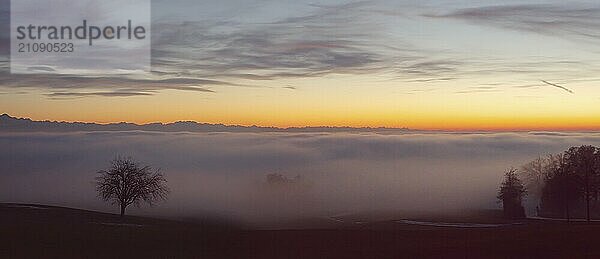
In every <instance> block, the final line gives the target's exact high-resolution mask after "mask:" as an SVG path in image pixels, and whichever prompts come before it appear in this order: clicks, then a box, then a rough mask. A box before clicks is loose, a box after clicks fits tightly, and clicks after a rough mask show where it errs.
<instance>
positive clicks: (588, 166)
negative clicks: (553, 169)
mask: <svg viewBox="0 0 600 259" xmlns="http://www.w3.org/2000/svg"><path fill="white" fill-rule="evenodd" d="M565 170H567V171H568V172H569V173H570V174H572V175H574V176H576V180H577V181H578V184H577V185H578V187H579V189H580V193H581V194H582V195H583V200H584V201H585V212H586V219H587V221H590V219H591V218H590V200H591V199H592V194H593V193H595V191H594V190H595V189H596V188H597V184H596V183H597V179H598V174H599V172H598V148H596V147H594V146H580V147H572V148H570V149H569V150H567V151H566V152H565Z"/></svg>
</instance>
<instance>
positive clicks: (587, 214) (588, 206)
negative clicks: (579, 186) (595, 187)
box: [585, 170, 591, 222]
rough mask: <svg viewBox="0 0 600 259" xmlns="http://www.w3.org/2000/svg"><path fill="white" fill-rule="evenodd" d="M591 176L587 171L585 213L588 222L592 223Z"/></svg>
mask: <svg viewBox="0 0 600 259" xmlns="http://www.w3.org/2000/svg"><path fill="white" fill-rule="evenodd" d="M590 196H591V195H590V176H589V172H588V170H586V171H585V212H586V218H587V222H590Z"/></svg>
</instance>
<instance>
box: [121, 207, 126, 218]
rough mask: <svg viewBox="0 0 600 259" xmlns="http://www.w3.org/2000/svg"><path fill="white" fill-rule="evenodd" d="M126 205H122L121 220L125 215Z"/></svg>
mask: <svg viewBox="0 0 600 259" xmlns="http://www.w3.org/2000/svg"><path fill="white" fill-rule="evenodd" d="M125 207H127V206H125V205H121V218H122V217H123V216H124V215H125Z"/></svg>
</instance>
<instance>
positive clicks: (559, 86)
mask: <svg viewBox="0 0 600 259" xmlns="http://www.w3.org/2000/svg"><path fill="white" fill-rule="evenodd" d="M541 81H542V83H544V84H547V85H550V86H554V87H558V88H560V89H563V90H565V91H567V92H569V93H572V94H573V93H574V92H573V90H571V89H569V88H566V87H564V86H562V85H557V84H553V83H550V82H548V81H545V80H541Z"/></svg>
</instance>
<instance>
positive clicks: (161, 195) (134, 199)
mask: <svg viewBox="0 0 600 259" xmlns="http://www.w3.org/2000/svg"><path fill="white" fill-rule="evenodd" d="M98 174H99V176H97V177H96V190H97V191H98V196H99V197H100V198H101V199H102V200H104V201H106V202H110V203H111V204H113V205H119V206H120V208H121V217H122V216H123V215H125V209H126V208H127V206H129V205H131V204H134V205H135V206H140V205H141V204H142V203H147V204H149V205H150V206H152V205H154V204H155V203H156V202H158V201H162V200H166V198H167V195H168V194H169V189H168V188H167V186H166V182H167V180H166V179H165V178H164V176H163V175H162V173H161V172H160V170H159V169H157V170H153V169H152V168H151V167H150V166H141V165H140V164H138V163H136V162H134V161H133V159H131V158H121V157H117V158H116V159H114V160H113V161H112V162H111V167H110V168H109V169H108V170H102V171H99V172H98Z"/></svg>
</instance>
